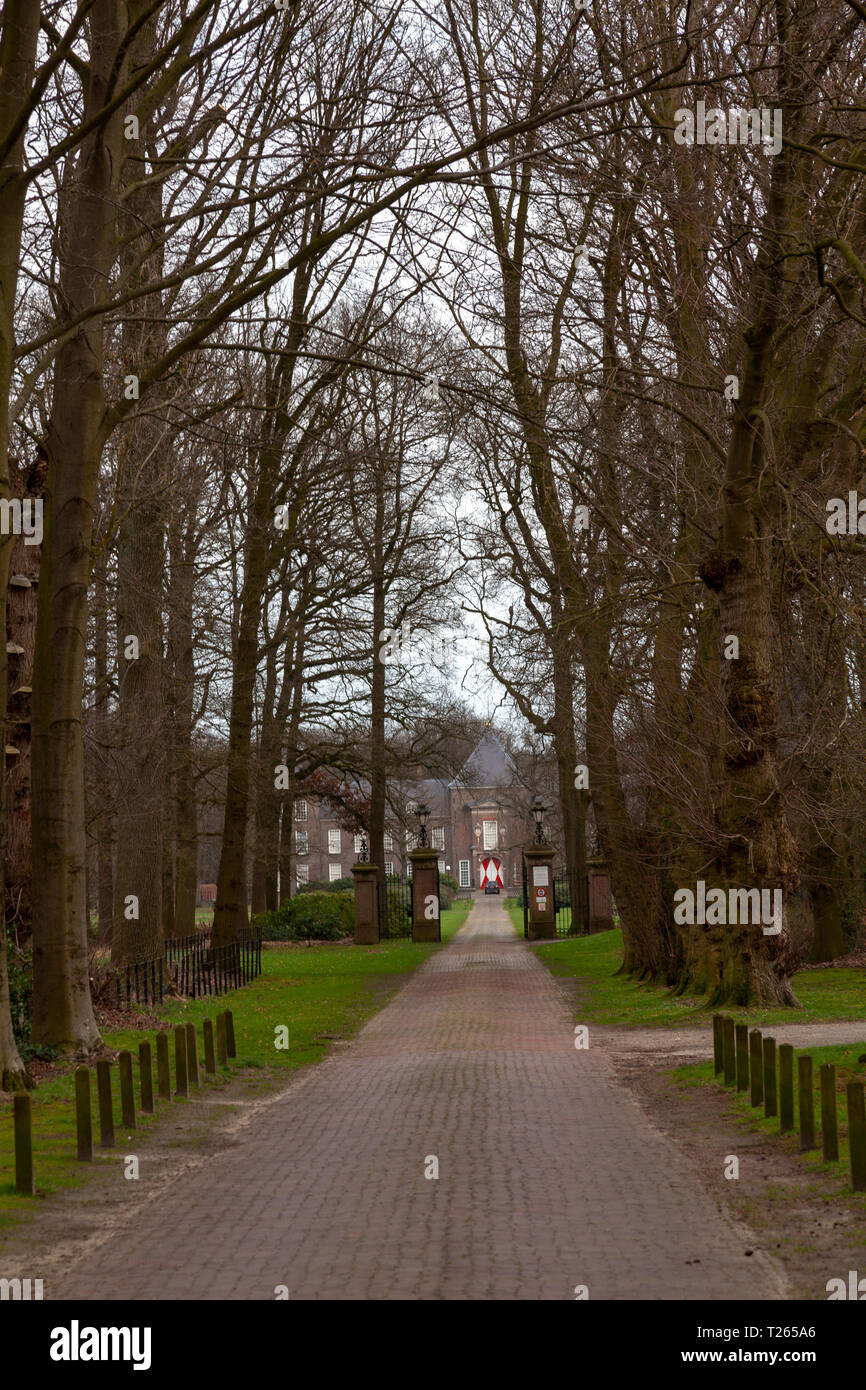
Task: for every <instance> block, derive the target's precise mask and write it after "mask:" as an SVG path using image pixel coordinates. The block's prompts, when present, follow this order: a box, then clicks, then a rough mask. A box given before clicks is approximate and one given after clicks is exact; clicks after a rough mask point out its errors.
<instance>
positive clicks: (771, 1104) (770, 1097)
mask: <svg viewBox="0 0 866 1390" xmlns="http://www.w3.org/2000/svg"><path fill="white" fill-rule="evenodd" d="M778 1113H779V1108H778V1104H777V1102H776V1039H775V1038H764V1115H765V1116H770V1115H778Z"/></svg>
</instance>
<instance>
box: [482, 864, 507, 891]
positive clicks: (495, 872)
mask: <svg viewBox="0 0 866 1390" xmlns="http://www.w3.org/2000/svg"><path fill="white" fill-rule="evenodd" d="M501 869H502V863H501V861H500V860H499V859H492V858H491V859H482V861H481V887H482V888H483V887H484V885H485V883H498V884H499V887H500V888H504V887H505V884H504V883H503V882H502V874H501V872H500V871H501Z"/></svg>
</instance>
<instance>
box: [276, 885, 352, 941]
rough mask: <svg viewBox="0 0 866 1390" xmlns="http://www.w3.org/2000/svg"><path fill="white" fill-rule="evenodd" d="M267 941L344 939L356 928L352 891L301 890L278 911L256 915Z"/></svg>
mask: <svg viewBox="0 0 866 1390" xmlns="http://www.w3.org/2000/svg"><path fill="white" fill-rule="evenodd" d="M253 926H255V927H260V928H261V932H262V939H263V940H264V941H342V940H343V938H344V937H347V936H351V935H352V933H353V932H354V930H355V903H354V896H353V894H352V893H351V892H348V893H347V892H342V893H299V894H298V895H297V896H296V897H294V898H291V899H290V900H289V901H288V902H287V903H284V904H283V906H282V907H281V908H279V909H278V910H277V911H276V912H262V913H260V914H259V915H258V916H256V917H254V918H253Z"/></svg>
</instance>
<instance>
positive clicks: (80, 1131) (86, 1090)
mask: <svg viewBox="0 0 866 1390" xmlns="http://www.w3.org/2000/svg"><path fill="white" fill-rule="evenodd" d="M75 1130H76V1134H77V1136H78V1152H77V1154H76V1157H77V1158H78V1159H79V1161H80V1162H81V1163H92V1162H93V1115H92V1113H91V1109H90V1068H89V1067H76V1068H75Z"/></svg>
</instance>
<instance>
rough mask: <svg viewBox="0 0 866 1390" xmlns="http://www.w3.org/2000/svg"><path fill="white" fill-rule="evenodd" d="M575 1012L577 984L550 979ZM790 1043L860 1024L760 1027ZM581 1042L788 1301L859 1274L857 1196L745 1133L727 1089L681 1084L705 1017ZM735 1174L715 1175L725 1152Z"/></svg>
mask: <svg viewBox="0 0 866 1390" xmlns="http://www.w3.org/2000/svg"><path fill="white" fill-rule="evenodd" d="M557 983H558V984H560V985H561V986H562V987H563V991H564V993H565V994H566V996H567V997H568V999H569V1001H570V1003H571V1005H572V1007H573V1008H574V1009H575V1011H576V1016H577V1017H578V1018H579V1017H580V1004H579V1000H580V983H579V981H576V980H562V979H559V980H558V981H557ZM767 1031H768V1032H769V1033H771V1034H772V1036H773V1037H774V1038H775V1039H776V1041H777V1043H779V1042H789V1043H791V1044H792V1045H793V1046H794V1047H800V1048H802V1047H808V1046H810V1045H811V1046H815V1047H819V1046H831V1045H834V1044H844V1043H857V1042H863V1045H864V1051H866V1023H791V1024H782V1025H777V1026H774V1027H773V1028H772V1029H768V1030H767ZM590 1043H591V1045H592V1046H598V1047H601V1048H602V1049H603V1050H604V1051H605V1052H606V1053H607V1055H608V1056H609V1057H610V1058H611V1060H612V1062H613V1064H614V1071H615V1075H616V1078H617V1080H618V1081H619V1082H620V1083H621V1084H622V1085H624V1086H625V1087H627V1088H628V1090H629V1091H631V1093H632V1094H633V1095H634V1096H635V1098H636V1099H637V1100H638V1102H639V1103H640V1105H641V1106H642V1107H643V1109H644V1110H645V1111H646V1113H647V1115H648V1116H649V1118H650V1119H651V1120H652V1122H653V1123H654V1124H655V1125H656V1126H657V1127H658V1128H659V1129H660V1130H661V1131H662V1133H664V1134H665V1135H666V1136H667V1137H668V1138H669V1139H671V1140H672V1141H673V1142H674V1143H675V1144H676V1145H677V1146H678V1148H679V1149H680V1150H681V1151H682V1152H683V1153H684V1154H685V1155H686V1157H687V1158H688V1159H689V1161H690V1162H691V1164H692V1166H693V1167H694V1169H695V1171H696V1172H697V1174H698V1175H699V1177H700V1180H701V1182H702V1184H703V1186H704V1188H705V1190H706V1191H707V1192H708V1193H709V1194H710V1196H712V1197H713V1198H714V1200H715V1201H716V1202H717V1204H718V1206H719V1208H720V1210H723V1211H726V1212H728V1213H730V1215H731V1216H732V1217H733V1218H734V1219H735V1220H739V1221H742V1222H743V1223H745V1224H746V1225H747V1226H749V1227H750V1228H751V1230H752V1231H753V1232H754V1235H755V1250H756V1252H757V1251H758V1250H760V1251H763V1252H765V1253H766V1254H768V1255H771V1256H774V1257H775V1258H776V1259H778V1260H779V1261H780V1262H781V1263H782V1265H783V1266H784V1269H785V1272H786V1274H787V1277H788V1279H789V1281H790V1286H791V1290H792V1294H793V1296H794V1297H795V1298H804V1299H826V1297H827V1291H826V1286H827V1281H828V1279H834V1278H843V1279H846V1280H847V1276H848V1271H849V1270H851V1269H856V1270H858V1272H859V1274H860V1276H861V1277H862V1276H863V1275H866V1198H863V1197H861V1196H859V1195H858V1194H855V1193H852V1192H846V1191H844V1190H843V1191H841V1192H840V1190H839V1180H838V1178H834V1177H831V1176H830V1175H828V1174H824V1173H820V1172H813V1171H811V1170H810V1169H808V1168H807V1167H806V1165H805V1162H804V1160H803V1159H801V1158H800V1157H799V1156H798V1155H797V1154H796V1153H795V1152H791V1151H790V1149H789V1147H788V1145H787V1143H785V1142H783V1141H781V1140H777V1139H775V1138H773V1137H770V1136H765V1135H764V1134H762V1133H760V1132H757V1131H752V1130H751V1129H750V1128H748V1126H747V1124H745V1123H744V1122H743V1120H742V1117H741V1116H740V1114H739V1113H738V1112H735V1111H734V1109H733V1107H732V1105H731V1100H730V1097H729V1095H728V1093H727V1092H725V1091H724V1090H723V1089H722V1088H721V1087H719V1088H718V1090H717V1089H715V1088H713V1087H707V1086H683V1085H680V1084H679V1083H677V1082H676V1081H675V1080H674V1078H673V1071H674V1070H675V1069H676V1068H677V1067H681V1066H686V1065H688V1064H689V1063H698V1062H706V1061H707V1060H708V1059H709V1058H711V1057H712V1055H713V1040H712V1029H711V1027H710V1025H709V1021H708V1022H707V1024H706V1025H705V1026H704V1027H702V1028H631V1029H629V1028H621V1027H610V1026H605V1025H599V1024H591V1025H590ZM731 1154H733V1155H736V1156H737V1158H738V1159H739V1172H740V1176H739V1178H738V1179H728V1178H725V1176H724V1172H725V1161H726V1158H727V1156H728V1155H731Z"/></svg>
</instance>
